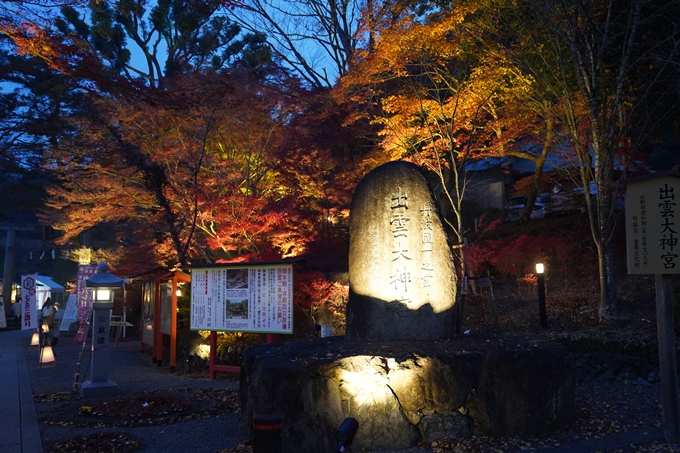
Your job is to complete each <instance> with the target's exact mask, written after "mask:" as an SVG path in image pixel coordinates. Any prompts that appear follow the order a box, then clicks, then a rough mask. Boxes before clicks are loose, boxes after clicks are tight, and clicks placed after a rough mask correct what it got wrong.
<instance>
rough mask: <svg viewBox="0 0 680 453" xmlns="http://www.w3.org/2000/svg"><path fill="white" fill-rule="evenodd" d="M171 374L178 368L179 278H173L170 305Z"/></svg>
mask: <svg viewBox="0 0 680 453" xmlns="http://www.w3.org/2000/svg"><path fill="white" fill-rule="evenodd" d="M170 311H171V312H172V313H170V372H171V373H174V372H175V367H176V366H177V277H176V276H174V275H173V277H172V299H171V303H170Z"/></svg>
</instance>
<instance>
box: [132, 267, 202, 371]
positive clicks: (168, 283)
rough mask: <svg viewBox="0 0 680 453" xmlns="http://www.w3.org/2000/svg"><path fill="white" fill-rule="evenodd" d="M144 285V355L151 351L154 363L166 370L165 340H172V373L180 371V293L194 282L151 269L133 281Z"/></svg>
mask: <svg viewBox="0 0 680 453" xmlns="http://www.w3.org/2000/svg"><path fill="white" fill-rule="evenodd" d="M130 279H131V280H141V282H142V321H141V322H142V334H141V347H142V351H145V350H146V348H151V352H152V354H151V355H152V358H153V363H155V364H157V365H158V366H163V336H164V335H166V336H169V337H170V371H171V372H174V371H175V369H176V367H177V289H178V287H179V283H186V282H190V281H191V276H190V275H189V274H185V273H184V272H181V271H170V270H167V269H163V268H160V267H159V268H155V269H150V270H148V271H144V272H141V273H139V274H136V275H133V276H131V277H130Z"/></svg>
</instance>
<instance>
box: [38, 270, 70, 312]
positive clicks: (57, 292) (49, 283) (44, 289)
mask: <svg viewBox="0 0 680 453" xmlns="http://www.w3.org/2000/svg"><path fill="white" fill-rule="evenodd" d="M35 289H36V291H35V292H36V294H35V295H36V300H37V302H38V310H41V309H42V306H43V305H44V304H45V301H46V300H47V298H48V297H51V298H52V302H59V303H62V302H63V301H64V287H63V286H61V285H60V284H59V283H57V282H55V281H54V280H52V277H47V276H45V275H38V281H37V282H36V288H35Z"/></svg>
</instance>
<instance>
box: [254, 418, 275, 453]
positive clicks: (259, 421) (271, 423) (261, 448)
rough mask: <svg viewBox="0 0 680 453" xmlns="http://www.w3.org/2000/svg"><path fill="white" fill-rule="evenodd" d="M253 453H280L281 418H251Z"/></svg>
mask: <svg viewBox="0 0 680 453" xmlns="http://www.w3.org/2000/svg"><path fill="white" fill-rule="evenodd" d="M253 453H281V417H279V416H278V415H266V414H265V415H256V416H255V417H253Z"/></svg>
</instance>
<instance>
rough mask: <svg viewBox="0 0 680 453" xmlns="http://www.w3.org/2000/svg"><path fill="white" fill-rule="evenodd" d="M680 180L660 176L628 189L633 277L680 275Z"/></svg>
mask: <svg viewBox="0 0 680 453" xmlns="http://www.w3.org/2000/svg"><path fill="white" fill-rule="evenodd" d="M679 203H680V177H677V176H674V175H660V176H655V177H651V178H647V179H642V180H639V181H635V182H631V183H628V184H627V186H626V248H627V258H628V273H629V274H678V273H680V244H679V243H678V238H680V206H679Z"/></svg>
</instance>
